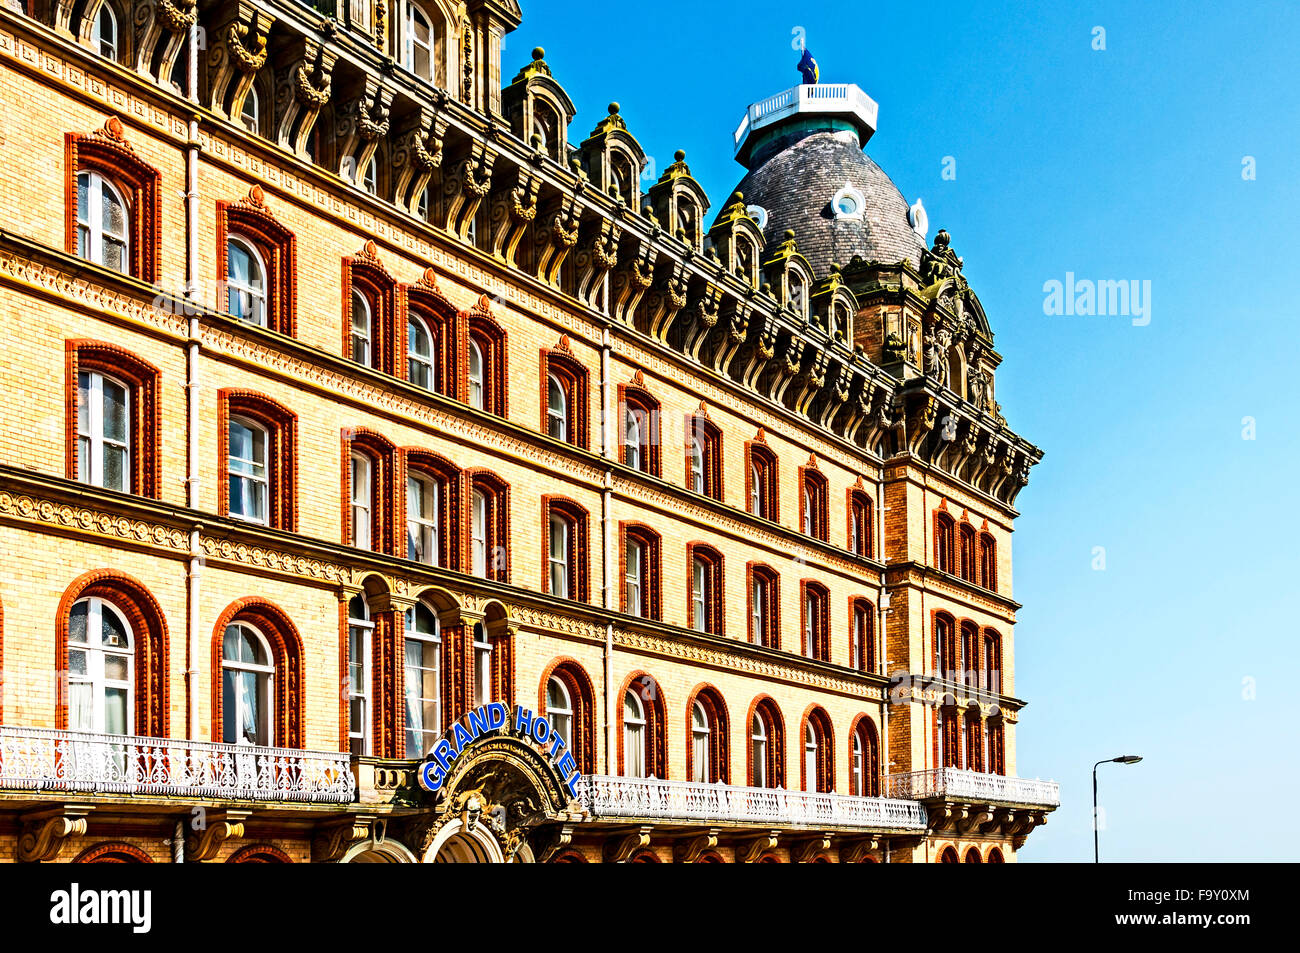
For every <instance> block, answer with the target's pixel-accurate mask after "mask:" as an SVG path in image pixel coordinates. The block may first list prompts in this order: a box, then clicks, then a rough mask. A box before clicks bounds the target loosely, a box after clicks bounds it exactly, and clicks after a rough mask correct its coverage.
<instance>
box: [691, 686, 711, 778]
mask: <svg viewBox="0 0 1300 953" xmlns="http://www.w3.org/2000/svg"><path fill="white" fill-rule="evenodd" d="M711 736H712V728H711V726H710V725H709V713H708V712H707V711H705V710H704V705H703V704H701V703H700V702H699V701H696V703H695V705H694V707H693V708H692V709H691V769H692V770H691V774H692V777H691V780H692V781H708V780H709V741H710V738H711Z"/></svg>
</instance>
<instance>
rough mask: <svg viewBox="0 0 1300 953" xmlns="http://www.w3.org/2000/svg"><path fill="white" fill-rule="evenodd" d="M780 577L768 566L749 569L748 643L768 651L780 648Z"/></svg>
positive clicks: (755, 566) (754, 566)
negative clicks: (762, 646)
mask: <svg viewBox="0 0 1300 953" xmlns="http://www.w3.org/2000/svg"><path fill="white" fill-rule="evenodd" d="M780 611H781V594H780V577H778V576H777V574H776V572H775V570H773V569H772V568H771V567H770V566H763V565H756V564H755V565H751V566H750V569H749V641H750V642H751V643H753V644H754V645H765V646H767V647H768V648H770V649H779V648H780V647H781V623H780Z"/></svg>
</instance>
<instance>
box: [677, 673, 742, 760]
mask: <svg viewBox="0 0 1300 953" xmlns="http://www.w3.org/2000/svg"><path fill="white" fill-rule="evenodd" d="M696 701H699V702H700V703H701V704H702V705H704V710H705V712H706V713H707V714H708V715H709V721H710V725H711V730H710V734H709V760H710V761H711V762H712V763H713V770H712V771H711V772H710V775H711V776H710V777H708V778H705V780H706V781H722V782H723V783H724V784H726V783H730V780H731V744H730V738H731V718H730V715H729V713H728V712H727V701H726V699H725V698H723V697H722V693H721V692H720V691H718V690H717V689H716V688H714V687H713V686H712V685H709V684H707V683H701V684H699V685H696V686H695V688H694V689H693V690H692V691H691V694H690V697H689V698H687V699H686V779H687V780H688V781H689V780H692V779H693V778H694V777H695V764H694V759H695V735H694V724H695V722H694V716H695V703H696Z"/></svg>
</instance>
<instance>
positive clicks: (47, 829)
mask: <svg viewBox="0 0 1300 953" xmlns="http://www.w3.org/2000/svg"><path fill="white" fill-rule="evenodd" d="M93 810H94V807H93V806H91V805H89V804H64V805H61V806H60V807H54V808H49V809H46V810H41V811H32V812H30V813H28V814H24V815H22V817H21V818H19V824H20V832H19V834H18V851H17V854H18V860H19V861H20V862H21V863H25V864H40V863H46V862H48V861H51V860H55V859H56V858H57V857H58V856H59V853H60V852H61V851H62V850H63V846H64V844H65V843H67V840H68V838H69V837H81V836H83V835H84V834H85V833H86V829H87V826H88V825H87V822H86V816H87V815H88V814H90V812H91V811H93Z"/></svg>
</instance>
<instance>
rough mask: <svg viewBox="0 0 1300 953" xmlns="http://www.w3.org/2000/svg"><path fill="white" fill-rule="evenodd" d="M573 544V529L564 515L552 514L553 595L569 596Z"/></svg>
mask: <svg viewBox="0 0 1300 953" xmlns="http://www.w3.org/2000/svg"><path fill="white" fill-rule="evenodd" d="M572 545H573V529H572V527H571V526H570V525H569V521H568V520H566V519H565V518H564V517H563V516H559V515H552V516H551V547H550V555H549V557H548V560H547V561H548V563H549V565H550V570H551V572H550V577H551V589H550V592H551V595H553V596H559V597H560V598H561V599H567V598H569V572H570V570H571V568H572V563H571V560H570V558H569V552H570V549H571V547H572Z"/></svg>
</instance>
